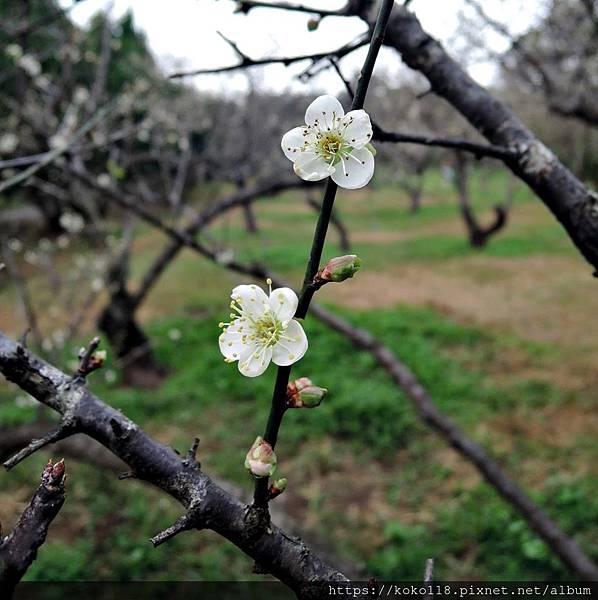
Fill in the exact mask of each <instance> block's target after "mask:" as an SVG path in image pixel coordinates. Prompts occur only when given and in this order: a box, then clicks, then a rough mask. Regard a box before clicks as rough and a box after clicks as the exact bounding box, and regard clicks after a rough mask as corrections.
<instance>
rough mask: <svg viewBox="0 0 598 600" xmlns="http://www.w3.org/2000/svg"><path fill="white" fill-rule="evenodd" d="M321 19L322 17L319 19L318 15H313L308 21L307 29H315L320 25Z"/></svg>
mask: <svg viewBox="0 0 598 600" xmlns="http://www.w3.org/2000/svg"><path fill="white" fill-rule="evenodd" d="M320 21H321V19H319V18H318V17H312V18H311V19H310V20H309V21H308V22H307V31H315V30H316V29H317V28H318V27H319V26H320Z"/></svg>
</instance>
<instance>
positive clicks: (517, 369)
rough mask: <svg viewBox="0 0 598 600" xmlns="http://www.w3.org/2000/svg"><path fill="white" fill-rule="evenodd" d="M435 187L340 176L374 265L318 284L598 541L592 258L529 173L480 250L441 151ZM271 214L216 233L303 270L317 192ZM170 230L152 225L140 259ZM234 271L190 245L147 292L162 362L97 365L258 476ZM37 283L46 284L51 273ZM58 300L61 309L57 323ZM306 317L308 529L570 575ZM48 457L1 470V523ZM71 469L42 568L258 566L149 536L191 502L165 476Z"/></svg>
mask: <svg viewBox="0 0 598 600" xmlns="http://www.w3.org/2000/svg"><path fill="white" fill-rule="evenodd" d="M505 185H506V179H505V176H504V175H503V174H499V173H494V172H491V171H482V170H479V171H478V172H477V173H476V178H475V181H474V182H473V190H472V191H473V195H474V197H475V203H476V207H477V209H478V210H479V211H480V214H481V216H482V218H484V216H486V217H487V218H489V215H490V208H491V205H492V204H493V203H495V202H496V201H500V200H502V199H503V197H504V195H505ZM426 190H427V192H426V196H425V201H424V207H423V209H422V210H421V212H420V213H419V214H416V215H412V214H410V213H409V212H408V211H407V209H406V200H405V198H404V197H403V196H402V195H401V194H399V193H397V192H396V191H394V190H393V189H391V188H390V187H388V186H380V187H372V188H368V189H367V191H365V190H364V191H358V192H343V193H341V194H340V197H339V200H338V208H339V213H340V215H341V216H342V217H343V218H344V220H345V222H346V224H347V226H348V227H349V229H350V232H351V239H352V242H353V247H354V251H355V252H356V253H358V254H359V255H360V256H361V257H362V259H363V263H364V266H363V271H362V272H360V273H359V274H358V276H357V277H356V278H355V279H354V280H351V281H349V282H346V283H344V284H342V285H330V286H327V287H326V288H324V290H322V292H321V295H320V297H319V300H321V301H323V302H325V303H327V304H328V305H329V306H331V307H332V308H333V309H334V310H337V311H339V312H341V313H342V314H343V315H344V316H345V317H346V318H348V319H350V320H351V321H352V322H353V323H355V324H356V325H359V326H361V327H365V328H367V329H369V330H371V331H372V332H373V333H375V334H376V335H378V336H379V337H380V338H381V339H383V340H384V342H385V343H387V344H388V345H390V346H391V347H392V348H393V349H394V350H395V351H396V353H397V354H398V355H399V356H400V357H401V358H402V359H403V360H404V361H405V362H406V363H407V364H408V365H409V366H410V367H411V368H412V369H413V370H414V372H415V373H416V374H417V376H418V377H419V378H420V379H421V381H422V382H423V383H424V384H425V385H426V386H427V387H428V389H429V390H430V392H431V394H432V396H433V397H434V399H435V401H436V402H437V404H438V406H439V407H440V408H441V409H442V410H443V411H445V412H446V413H447V414H448V415H450V416H451V417H452V418H453V419H455V420H456V421H457V422H458V423H459V424H460V425H461V426H462V427H463V428H464V429H465V430H466V431H467V432H468V433H469V434H470V435H471V436H472V437H473V438H475V439H476V440H477V441H479V442H481V443H484V444H485V445H486V446H487V447H489V448H491V449H492V454H493V455H494V456H495V457H496V458H497V459H498V460H499V461H500V462H501V464H502V465H503V466H504V467H505V469H507V471H509V472H510V473H511V474H512V475H513V476H514V477H515V478H516V480H517V481H518V482H519V483H520V484H521V485H523V486H524V488H525V489H527V490H528V491H529V493H530V494H531V495H532V497H533V498H534V499H535V500H536V501H538V502H539V503H540V504H541V505H542V506H543V507H545V509H546V510H547V511H548V512H549V513H550V514H551V515H552V516H553V517H554V519H555V520H556V521H557V522H558V523H559V524H560V525H561V526H562V527H563V528H564V529H565V530H566V531H567V532H568V533H570V534H571V535H573V536H574V537H575V538H576V539H577V540H578V541H579V543H580V544H581V545H582V546H583V547H584V549H585V550H586V551H587V552H588V553H589V554H591V555H592V556H593V557H594V558H595V559H598V542H597V541H596V540H597V539H598V538H597V535H596V534H597V529H596V522H598V478H597V471H596V467H595V465H596V462H597V459H598V448H597V447H596V444H595V434H596V429H597V427H598V414H597V413H596V401H595V398H594V396H593V389H595V384H596V382H597V379H598V321H597V320H596V319H595V318H594V312H595V306H596V300H597V299H598V297H597V296H598V291H597V288H596V284H595V281H593V280H592V277H591V270H590V269H589V268H588V267H587V266H586V265H585V264H584V262H583V260H582V259H581V258H580V257H579V256H578V255H577V254H576V252H575V250H574V249H573V248H572V246H571V244H570V242H569V241H568V240H567V238H566V236H565V234H564V233H563V232H562V229H561V228H560V227H559V226H558V224H556V222H555V221H554V220H553V218H552V217H551V215H550V214H549V213H548V212H547V211H546V209H545V208H544V207H543V206H542V205H541V204H540V203H539V202H538V201H536V200H535V199H533V197H532V196H531V194H530V193H529V192H528V191H527V190H525V189H524V188H517V191H516V194H515V204H514V207H513V210H512V214H511V223H510V224H509V226H508V228H507V229H506V230H505V231H504V232H502V233H501V234H499V235H498V236H497V237H496V238H495V239H492V240H491V242H490V245H489V246H488V247H487V248H486V249H483V250H481V251H474V250H471V249H470V248H469V247H468V246H467V244H466V242H465V236H464V232H463V227H462V224H461V222H460V220H459V218H458V216H457V214H456V209H455V206H454V195H453V192H452V190H451V188H450V187H448V186H447V185H446V184H445V183H444V182H443V181H442V180H441V179H440V177H439V176H438V175H437V174H435V173H434V174H431V175H430V176H429V178H428V181H427V186H426ZM257 217H258V222H259V224H260V225H261V227H262V230H261V232H260V233H259V234H258V235H254V236H251V235H249V234H247V233H245V232H244V230H243V227H242V221H241V219H240V215H239V214H232V215H230V216H228V217H226V218H225V219H224V220H223V221H222V222H220V223H219V224H217V225H216V226H215V227H214V228H213V230H212V234H213V235H214V236H215V237H216V238H217V239H219V240H220V241H221V242H222V243H223V244H232V245H233V246H234V248H235V251H236V254H237V255H238V257H239V258H242V259H250V258H252V259H259V260H261V261H264V262H267V263H268V264H270V265H271V266H272V267H273V268H274V269H276V270H277V271H279V272H280V273H282V274H284V275H285V276H286V277H288V278H290V279H291V280H292V281H294V282H295V283H299V281H300V278H301V271H302V269H303V265H304V263H305V256H306V252H307V249H308V247H309V243H310V236H311V233H312V230H313V225H314V219H315V216H314V214H313V211H312V210H311V209H310V208H309V207H307V206H306V204H305V203H304V201H303V198H302V196H301V195H299V194H296V193H293V194H286V195H283V196H282V197H280V198H278V199H277V200H275V201H264V202H262V203H259V204H258V206H257ZM330 239H331V241H330V243H329V244H328V246H327V248H326V256H332V255H334V254H337V253H338V248H337V246H336V241H335V240H336V237H335V233H334V232H332V233H331V235H330ZM161 242H162V238H161V237H160V236H159V235H158V234H155V233H154V232H153V231H151V230H149V229H148V228H146V227H143V226H139V227H138V235H137V241H136V246H135V253H134V263H133V274H134V276H135V277H136V278H138V277H139V276H141V274H142V273H143V270H144V268H145V267H147V265H148V264H150V262H151V260H152V258H153V257H154V256H155V255H156V254H157V252H158V251H159V248H160V243H161ZM65 258H66V257H65ZM236 283H239V281H238V278H237V277H234V276H231V275H230V274H229V273H227V272H225V271H223V270H222V269H220V268H218V267H215V266H213V265H210V264H206V262H205V261H203V260H201V259H199V258H198V257H196V256H195V255H193V254H191V253H188V252H184V253H183V254H182V255H181V256H180V257H179V259H178V260H177V262H176V263H175V264H173V265H172V266H171V268H170V269H169V271H168V272H167V273H166V274H165V276H164V277H163V279H162V280H161V283H160V284H159V286H158V287H157V288H156V289H155V290H154V292H153V293H152V295H151V297H150V298H149V300H148V302H147V304H146V305H145V306H144V307H143V310H142V311H141V318H142V321H143V323H144V325H145V327H146V329H147V331H148V332H149V334H150V335H151V339H152V341H153V343H154V344H155V349H156V354H157V356H158V358H159V360H160V361H161V362H162V363H163V364H164V365H165V366H167V367H168V368H169V370H170V373H171V375H170V377H169V378H168V380H167V381H166V382H165V383H164V384H163V385H162V386H161V387H160V388H159V389H157V390H154V391H152V392H142V391H138V390H132V389H125V388H123V387H121V386H120V385H119V382H118V379H117V380H116V381H115V382H108V381H107V380H106V377H104V376H103V375H102V374H101V373H99V374H97V375H96V376H95V377H94V378H93V382H92V387H93V388H94V389H95V390H96V391H97V392H98V393H99V394H101V396H102V397H103V398H104V399H105V400H106V401H108V402H109V403H111V404H112V405H114V406H117V407H119V408H121V409H122V410H123V411H124V412H125V413H126V414H127V415H128V416H130V417H131V418H133V419H134V420H136V421H137V422H139V423H140V424H141V425H142V426H143V427H145V428H146V429H148V430H149V431H151V432H152V433H153V434H155V435H156V436H157V437H158V438H159V439H160V440H162V441H165V442H167V443H170V444H172V445H173V446H174V447H176V448H179V449H180V450H183V449H185V448H186V447H187V445H188V443H189V440H190V439H191V438H192V437H193V436H194V435H196V434H199V435H200V436H201V438H202V446H201V459H202V463H203V465H204V468H205V469H206V471H207V472H209V473H211V474H216V475H218V476H220V477H223V478H226V479H228V480H230V481H233V482H234V483H236V484H238V485H239V486H244V487H246V488H248V489H249V487H250V486H251V482H250V481H249V479H248V477H247V476H246V473H245V471H244V469H243V467H242V462H243V457H244V454H245V452H246V450H247V448H248V447H249V445H250V444H251V442H252V441H253V438H254V437H255V435H256V434H258V433H261V431H262V429H263V426H264V422H265V419H266V415H267V410H268V405H269V396H270V392H271V389H272V383H273V377H274V369H273V368H270V369H269V371H268V372H267V373H266V375H264V376H263V377H261V378H258V379H256V380H247V379H244V378H241V376H240V375H239V374H238V372H237V370H236V368H235V367H234V366H231V365H226V364H224V363H223V362H222V359H221V357H220V355H219V352H218V348H217V344H216V338H217V335H218V329H217V327H216V324H217V322H218V321H219V320H221V319H222V318H223V317H224V316H226V314H227V313H228V309H227V300H226V298H227V294H228V293H229V291H230V288H231V287H232V285H234V284H236ZM33 285H34V288H35V289H36V292H37V296H36V297H37V298H38V299H40V300H39V301H40V302H44V301H46V300H45V298H46V297H44V295H43V294H44V291H43V288H42V286H41V283H39V284H36V282H35V281H34V282H33ZM0 294H1V297H0V300H1V301H2V306H3V308H2V312H1V314H0V326H1V327H3V328H5V330H8V331H10V332H12V333H13V334H16V333H20V331H21V329H22V323H19V322H17V321H16V320H15V319H14V316H13V315H12V303H13V302H14V299H13V295H12V290H10V289H7V290H3V291H1V292H0ZM47 301H48V302H50V299H49V296H47ZM61 318H63V315H61V314H59V311H58V313H57V312H55V313H53V317H52V319H53V323H54V324H55V325H54V326H56V324H59V323H60V320H61ZM45 325H46V326H48V325H49V324H48V323H45ZM305 326H306V330H307V333H308V336H309V340H310V351H309V352H308V354H307V355H306V357H305V358H304V359H303V360H302V361H301V363H300V364H299V365H298V366H297V369H296V372H297V374H298V375H301V374H306V375H309V376H311V377H312V378H314V379H315V380H316V381H317V382H318V383H321V384H322V385H325V386H326V387H328V388H329V389H330V391H331V393H330V396H329V398H327V399H326V401H325V403H324V404H323V405H322V406H321V407H319V408H318V409H317V410H316V411H293V412H291V413H289V414H288V415H287V418H286V419H285V422H284V424H283V430H282V435H281V441H280V444H279V447H278V451H277V453H278V456H279V473H280V475H284V476H286V477H288V478H289V489H288V491H287V492H285V494H283V496H281V497H280V499H279V500H277V502H278V503H280V504H281V505H282V506H283V508H284V509H285V510H286V511H287V512H288V513H289V514H290V515H292V516H293V517H295V518H296V519H298V520H299V521H301V522H302V527H303V529H304V530H305V531H306V533H310V532H311V534H312V535H316V536H319V537H325V538H328V539H329V540H330V541H331V542H332V543H333V545H334V546H335V548H336V549H337V550H336V551H337V553H338V555H340V556H343V557H345V558H349V559H352V560H354V561H356V562H358V563H365V564H366V565H367V568H368V571H369V572H371V573H372V574H373V575H376V576H379V577H382V578H394V579H416V580H417V579H419V578H420V577H421V572H422V569H423V564H424V560H425V558H427V557H428V556H434V557H435V558H436V561H437V575H438V577H444V578H451V579H453V578H454V579H476V578H481V579H493V578H494V579H501V578H502V579H507V578H512V579H531V578H567V576H568V575H567V573H566V571H565V570H564V569H563V568H562V567H561V566H560V564H559V562H558V561H557V560H556V559H554V558H553V557H552V556H551V554H550V553H549V551H548V550H547V548H546V547H545V546H544V544H543V543H542V542H541V541H540V540H539V539H538V538H537V537H536V536H535V535H534V534H533V533H531V532H530V531H529V530H528V529H527V527H526V526H525V524H524V522H523V521H522V519H521V518H520V517H518V515H516V514H515V513H514V512H513V511H512V510H511V509H510V508H509V506H507V505H506V504H505V503H504V502H503V501H502V500H501V499H500V498H499V497H498V496H497V494H496V493H495V492H494V491H493V490H492V489H491V488H489V487H488V486H487V485H486V484H485V483H483V482H482V480H481V479H480V477H479V476H478V475H477V473H476V472H475V471H474V469H473V468H472V467H470V466H469V465H468V464H466V463H464V462H463V461H462V460H461V459H460V458H459V456H458V455H457V454H456V453H454V452H453V451H452V450H451V449H449V448H447V447H445V445H444V444H443V443H442V442H441V441H440V440H438V439H437V437H436V436H435V435H434V434H432V433H430V432H429V431H428V430H427V429H426V428H425V427H424V426H423V425H422V424H420V423H419V421H418V420H417V418H416V416H415V414H414V411H413V410H412V408H411V406H410V405H409V404H408V402H407V401H406V400H405V398H404V397H403V396H402V395H401V393H400V392H398V391H397V390H396V389H395V388H394V386H393V385H392V384H391V383H390V381H389V379H388V377H387V376H386V375H385V374H384V373H383V372H382V371H381V370H380V369H378V368H377V367H376V366H375V365H374V363H373V361H372V359H371V358H370V357H369V356H368V355H367V354H365V353H361V352H356V351H355V350H354V349H353V348H352V347H351V346H350V345H349V344H348V343H347V342H346V341H345V340H344V339H343V338H342V337H340V336H338V335H337V334H335V333H333V332H330V331H328V330H327V329H326V328H324V327H323V326H321V325H320V324H318V323H317V322H314V321H311V320H308V321H306V325H305ZM70 351H72V349H71V350H70ZM63 358H64V360H66V357H63ZM106 372H108V373H109V372H110V369H107V371H106ZM19 396H22V394H20V393H19V392H18V390H16V389H14V388H11V387H9V386H4V387H2V388H0V400H1V402H0V423H19V422H26V421H27V420H31V419H32V418H33V417H34V416H35V414H36V409H35V408H34V407H28V406H23V404H24V402H23V401H22V399H20V400H19V401H18V402H15V398H17V397H19ZM43 461H44V456H42V453H40V455H38V456H36V457H34V458H33V459H30V460H29V461H28V462H26V463H25V464H23V465H21V466H19V467H18V468H17V469H15V470H14V471H13V472H11V473H10V474H3V475H2V474H0V519H1V520H2V521H3V522H5V524H6V525H9V524H10V523H11V521H12V520H13V519H14V518H15V516H16V515H17V514H18V512H19V510H21V509H22V507H23V505H24V503H25V502H26V501H27V499H28V497H29V496H30V495H31V493H32V489H33V484H32V482H33V481H34V479H35V477H36V474H37V473H38V472H39V471H40V469H41V465H42V464H43ZM69 470H70V477H69V484H68V485H69V496H68V502H67V504H66V505H65V508H64V509H63V511H62V513H61V514H60V516H59V518H58V520H57V524H56V525H55V526H54V527H53V529H52V532H51V536H50V540H49V542H48V544H47V545H46V546H45V547H44V549H43V550H42V552H41V553H40V556H39V559H38V561H37V562H36V563H35V565H34V568H33V569H32V570H31V571H30V573H29V577H30V578H32V579H57V578H59V579H100V578H107V579H218V578H220V579H228V578H234V579H246V578H249V577H252V575H251V574H250V571H251V564H250V562H249V561H248V560H247V559H246V558H245V557H243V556H242V555H240V553H239V552H238V551H237V550H236V549H235V548H234V547H232V546H231V545H230V544H228V543H226V542H224V541H222V540H220V539H218V538H217V537H216V536H215V535H212V534H209V533H205V532H203V533H201V534H197V533H189V534H186V535H184V536H179V537H178V538H177V539H175V540H174V541H173V542H171V543H169V544H167V545H165V546H163V547H162V548H160V549H158V550H154V549H152V547H151V545H150V544H149V542H148V538H149V537H150V536H151V535H153V534H154V533H155V532H157V531H159V530H160V529H162V528H164V527H165V526H167V525H169V524H170V523H171V522H172V521H173V519H174V518H176V516H178V514H179V512H180V509H179V507H178V506H177V505H176V504H175V503H174V502H172V501H171V500H169V499H168V498H166V497H164V495H163V494H159V493H158V492H155V491H154V490H151V489H148V488H146V487H145V486H142V485H141V484H139V483H136V482H134V481H130V482H118V481H116V480H115V478H114V477H113V475H111V474H109V473H105V472H101V471H97V470H95V469H91V468H89V467H87V466H85V465H80V464H75V463H73V464H71V465H69Z"/></svg>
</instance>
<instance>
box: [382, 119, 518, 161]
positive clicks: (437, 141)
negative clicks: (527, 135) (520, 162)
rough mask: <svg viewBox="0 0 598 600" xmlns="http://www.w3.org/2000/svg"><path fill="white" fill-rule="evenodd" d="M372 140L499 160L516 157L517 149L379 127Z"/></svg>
mask: <svg viewBox="0 0 598 600" xmlns="http://www.w3.org/2000/svg"><path fill="white" fill-rule="evenodd" d="M373 139H374V140H377V141H379V142H394V143H397V144H418V145H420V146H433V147H438V148H449V149H456V150H463V151H464V152H469V153H470V154H473V155H474V156H475V157H476V158H482V157H484V156H487V157H489V158H498V159H500V160H508V159H516V158H517V156H518V154H519V153H518V151H517V150H516V149H515V148H507V147H505V146H495V145H493V144H476V143H475V142H469V141H468V140H461V139H452V138H442V137H435V136H433V135H417V134H410V133H400V132H398V131H397V132H393V131H385V130H383V129H381V128H380V127H374V136H373Z"/></svg>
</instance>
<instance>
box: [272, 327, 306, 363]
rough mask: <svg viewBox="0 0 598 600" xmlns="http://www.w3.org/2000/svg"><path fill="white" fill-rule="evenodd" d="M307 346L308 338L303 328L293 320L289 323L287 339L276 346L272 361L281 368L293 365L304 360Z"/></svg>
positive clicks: (284, 338) (282, 339)
mask: <svg viewBox="0 0 598 600" xmlns="http://www.w3.org/2000/svg"><path fill="white" fill-rule="evenodd" d="M287 338H290V339H287ZM307 346H308V343H307V336H306V335H305V331H303V327H301V325H300V324H299V323H298V322H297V321H295V320H294V319H293V320H291V321H289V324H288V327H287V330H286V332H285V337H283V338H281V339H280V341H279V342H278V344H276V345H275V346H274V352H273V354H272V361H273V362H274V364H275V365H278V366H279V367H284V366H287V365H292V364H293V363H296V362H297V361H298V360H301V359H302V358H303V356H304V355H305V353H306V352H307Z"/></svg>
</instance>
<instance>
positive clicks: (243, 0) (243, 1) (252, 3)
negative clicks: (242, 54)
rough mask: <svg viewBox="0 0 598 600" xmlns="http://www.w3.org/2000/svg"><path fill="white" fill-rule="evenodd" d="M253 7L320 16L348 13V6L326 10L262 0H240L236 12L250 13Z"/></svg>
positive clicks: (338, 15) (336, 15)
mask: <svg viewBox="0 0 598 600" xmlns="http://www.w3.org/2000/svg"><path fill="white" fill-rule="evenodd" d="M252 8H274V9H279V10H289V11H292V12H302V13H307V14H310V15H319V16H320V17H322V18H324V17H342V16H343V15H346V14H347V9H346V8H341V9H339V10H325V9H322V8H312V7H311V6H304V5H303V4H291V3H288V2H279V3H276V2H262V1H261V0H240V2H239V3H238V8H237V9H236V11H235V12H242V13H245V14H247V13H249V11H250V10H251V9H252Z"/></svg>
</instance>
